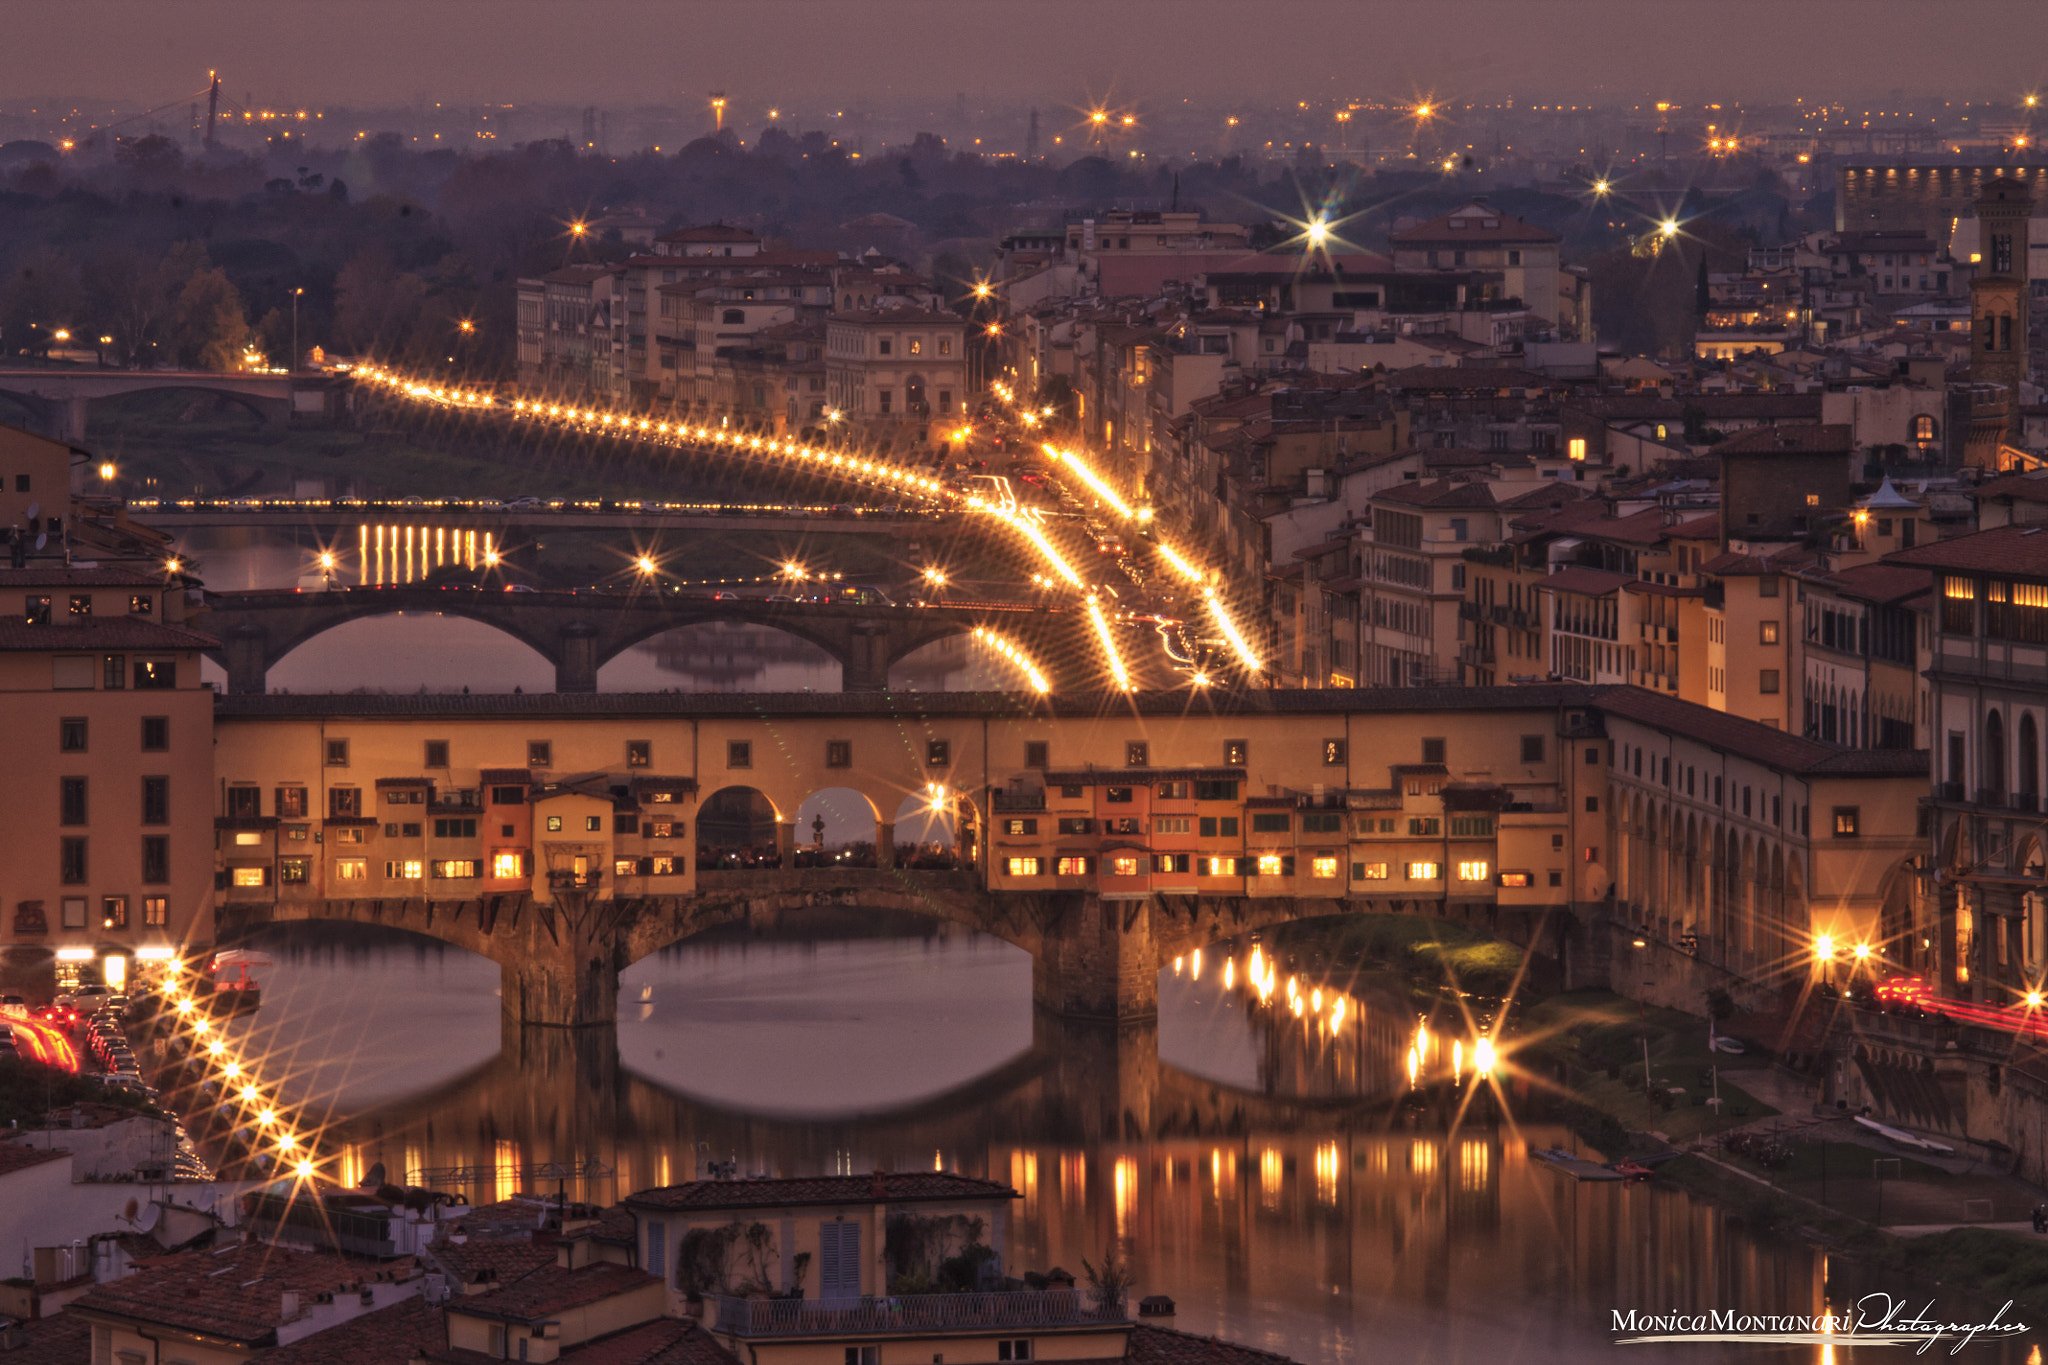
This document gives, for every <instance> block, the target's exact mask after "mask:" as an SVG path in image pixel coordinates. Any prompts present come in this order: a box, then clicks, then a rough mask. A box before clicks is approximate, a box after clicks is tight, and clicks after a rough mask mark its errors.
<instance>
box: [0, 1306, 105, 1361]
mask: <svg viewBox="0 0 2048 1365" xmlns="http://www.w3.org/2000/svg"><path fill="white" fill-rule="evenodd" d="M9 1330H10V1331H11V1332H13V1333H14V1334H15V1336H16V1338H17V1339H16V1342H15V1344H14V1345H13V1346H10V1347H7V1348H6V1349H5V1350H0V1360H4V1361H6V1362H7V1365H91V1361H92V1323H90V1322H89V1321H87V1320H86V1319H85V1318H84V1317H82V1316H80V1315H79V1314H77V1313H69V1312H60V1313H55V1314H53V1315H51V1316H50V1317H47V1318H36V1319H34V1320H32V1321H29V1322H18V1323H16V1324H14V1326H13V1327H12V1328H10V1329H9Z"/></svg>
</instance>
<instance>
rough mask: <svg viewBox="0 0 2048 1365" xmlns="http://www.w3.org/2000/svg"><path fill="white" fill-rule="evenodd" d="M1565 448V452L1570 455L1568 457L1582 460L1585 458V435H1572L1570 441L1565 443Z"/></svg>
mask: <svg viewBox="0 0 2048 1365" xmlns="http://www.w3.org/2000/svg"><path fill="white" fill-rule="evenodd" d="M1565 450H1566V452H1567V453H1568V454H1569V455H1570V457H1571V458H1572V459H1574V460H1583V459H1585V458H1586V438H1585V437H1583V436H1574V437H1572V439H1571V440H1570V442H1569V443H1567V444H1566V446H1565Z"/></svg>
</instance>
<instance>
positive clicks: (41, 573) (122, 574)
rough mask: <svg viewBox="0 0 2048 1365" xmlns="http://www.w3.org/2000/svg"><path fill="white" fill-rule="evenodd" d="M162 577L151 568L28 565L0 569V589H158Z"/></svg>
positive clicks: (160, 568)
mask: <svg viewBox="0 0 2048 1365" xmlns="http://www.w3.org/2000/svg"><path fill="white" fill-rule="evenodd" d="M163 586H164V573H163V568H162V566H161V565H158V566H155V567H154V568H147V569H145V568H142V567H140V566H135V567H124V566H122V565H118V564H109V565H103V566H98V567H95V568H90V569H88V568H85V567H83V566H77V567H73V568H68V569H67V568H65V567H64V566H63V565H62V564H31V565H29V566H28V567H27V568H23V569H16V568H11V567H0V588H161V587H163Z"/></svg>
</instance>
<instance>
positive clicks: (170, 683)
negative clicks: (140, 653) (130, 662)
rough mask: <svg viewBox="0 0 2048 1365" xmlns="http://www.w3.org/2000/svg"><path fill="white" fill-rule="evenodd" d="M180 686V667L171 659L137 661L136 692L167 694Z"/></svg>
mask: <svg viewBox="0 0 2048 1365" xmlns="http://www.w3.org/2000/svg"><path fill="white" fill-rule="evenodd" d="M177 685H178V665H177V664H176V663H175V662H173V661H172V660H170V659H137V660H136V661H135V690H136V691H138V692H167V691H169V690H170V689H172V688H174V687H176V686H177Z"/></svg>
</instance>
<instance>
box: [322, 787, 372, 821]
mask: <svg viewBox="0 0 2048 1365" xmlns="http://www.w3.org/2000/svg"><path fill="white" fill-rule="evenodd" d="M362 813H363V789H362V788H361V787H329V788H328V789H327V816H328V818H329V819H354V818H356V817H358V816H360V815H362Z"/></svg>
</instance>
